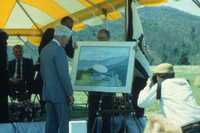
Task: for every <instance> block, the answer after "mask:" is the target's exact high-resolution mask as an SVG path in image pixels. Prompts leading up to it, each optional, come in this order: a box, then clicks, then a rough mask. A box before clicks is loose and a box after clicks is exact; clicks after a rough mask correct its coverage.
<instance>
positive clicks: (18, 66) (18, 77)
mask: <svg viewBox="0 0 200 133" xmlns="http://www.w3.org/2000/svg"><path fill="white" fill-rule="evenodd" d="M20 78H21V60H17V79H20Z"/></svg>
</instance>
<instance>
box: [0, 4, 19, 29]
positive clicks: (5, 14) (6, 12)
mask: <svg viewBox="0 0 200 133" xmlns="http://www.w3.org/2000/svg"><path fill="white" fill-rule="evenodd" d="M15 4H16V0H6V2H1V4H0V10H1V12H0V28H3V27H5V25H6V23H7V21H8V19H9V17H10V15H11V12H12V10H13V8H14V7H15Z"/></svg>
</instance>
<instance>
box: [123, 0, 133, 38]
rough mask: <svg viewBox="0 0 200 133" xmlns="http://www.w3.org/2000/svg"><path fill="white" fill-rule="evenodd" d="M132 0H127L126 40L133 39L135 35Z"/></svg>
mask: <svg viewBox="0 0 200 133" xmlns="http://www.w3.org/2000/svg"><path fill="white" fill-rule="evenodd" d="M131 4H132V0H125V40H126V41H131V40H132V36H133V30H134V29H133V24H132V23H133V15H132V14H133V12H132V11H133V10H132V6H131Z"/></svg>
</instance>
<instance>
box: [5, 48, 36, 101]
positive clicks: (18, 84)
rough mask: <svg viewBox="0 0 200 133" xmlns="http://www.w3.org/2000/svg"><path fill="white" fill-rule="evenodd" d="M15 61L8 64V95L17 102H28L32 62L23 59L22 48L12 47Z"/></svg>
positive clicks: (31, 81) (31, 79) (31, 80)
mask: <svg viewBox="0 0 200 133" xmlns="http://www.w3.org/2000/svg"><path fill="white" fill-rule="evenodd" d="M13 54H14V56H15V59H13V60H11V61H10V62H9V63H8V71H9V80H10V83H11V88H10V94H11V97H12V98H17V100H19V101H23V100H30V96H31V89H32V83H33V60H32V59H28V58H24V57H23V47H22V46H21V45H15V46H14V47H13Z"/></svg>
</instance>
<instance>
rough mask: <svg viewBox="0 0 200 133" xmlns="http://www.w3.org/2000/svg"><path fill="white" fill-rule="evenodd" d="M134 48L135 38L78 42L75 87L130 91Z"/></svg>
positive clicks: (101, 90) (75, 88) (74, 70)
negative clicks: (130, 40)
mask: <svg viewBox="0 0 200 133" xmlns="http://www.w3.org/2000/svg"><path fill="white" fill-rule="evenodd" d="M135 50H136V43H135V42H100V41H96V42H77V49H76V51H75V56H74V61H73V67H72V84H73V88H74V90H75V91H96V92H116V93H131V88H132V81H133V73H134V61H135V53H136V52H135Z"/></svg>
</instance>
